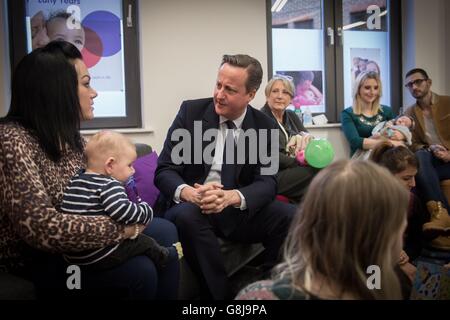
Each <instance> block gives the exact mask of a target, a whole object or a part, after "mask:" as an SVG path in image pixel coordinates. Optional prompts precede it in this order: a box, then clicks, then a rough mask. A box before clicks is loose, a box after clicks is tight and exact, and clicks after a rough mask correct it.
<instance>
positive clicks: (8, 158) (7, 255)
mask: <svg viewBox="0 0 450 320" xmlns="http://www.w3.org/2000/svg"><path fill="white" fill-rule="evenodd" d="M84 161H85V160H84V157H83V154H82V153H81V152H75V151H73V150H68V151H65V152H64V153H63V157H62V158H61V160H59V161H58V162H57V163H55V162H53V161H51V160H50V159H49V158H48V157H47V155H46V153H45V152H44V151H43V150H42V148H41V147H40V146H39V143H38V141H37V139H36V137H34V136H33V135H32V134H31V133H30V132H29V131H28V130H26V129H25V128H23V127H22V126H20V125H18V124H15V123H6V124H5V123H3V124H0V269H6V270H7V271H8V270H9V271H10V272H13V271H14V270H15V269H16V268H20V267H23V266H24V263H25V261H26V254H25V253H24V251H25V248H26V245H28V246H31V247H33V248H36V249H40V250H44V251H47V252H53V253H62V252H76V251H83V250H90V249H96V248H100V247H104V246H107V245H111V244H114V243H118V242H119V241H120V240H122V236H121V234H122V231H123V227H122V226H120V225H118V224H116V223H114V222H112V220H111V219H110V218H109V217H106V216H95V217H94V216H79V215H70V214H62V213H60V212H58V211H57V210H56V209H55V206H56V205H57V204H58V203H59V202H60V201H61V199H62V195H63V190H64V188H65V187H66V185H67V184H68V182H69V179H70V178H71V177H72V176H73V175H74V174H75V173H76V172H77V171H78V170H79V168H81V167H83V166H84Z"/></svg>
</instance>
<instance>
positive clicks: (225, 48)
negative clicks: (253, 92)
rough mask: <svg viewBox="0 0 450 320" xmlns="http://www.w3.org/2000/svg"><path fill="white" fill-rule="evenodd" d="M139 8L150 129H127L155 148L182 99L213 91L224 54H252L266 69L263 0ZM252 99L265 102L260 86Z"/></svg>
mask: <svg viewBox="0 0 450 320" xmlns="http://www.w3.org/2000/svg"><path fill="white" fill-rule="evenodd" d="M140 13H141V16H140V22H141V29H140V30H141V66H142V67H141V79H142V102H143V113H144V123H145V127H146V128H148V129H152V130H153V133H151V134H133V135H131V136H132V138H133V139H134V140H136V141H140V142H145V143H149V144H151V145H152V146H154V148H155V149H156V150H158V151H160V150H161V147H162V145H163V143H164V139H165V136H166V133H167V130H168V128H169V126H170V124H171V123H172V121H173V119H174V117H175V115H176V113H177V111H178V108H179V106H180V104H181V102H182V101H183V100H185V99H196V98H203V97H210V96H212V93H213V89H214V85H215V81H216V75H217V70H218V67H219V64H220V61H221V58H222V55H223V54H226V53H230V54H234V53H246V54H249V55H251V56H254V57H255V58H257V59H258V60H259V61H260V62H261V64H262V66H263V69H264V73H265V75H267V41H266V13H265V0H246V1H241V0H227V1H222V0H210V1H204V0H189V1H185V0H164V1H162V0H160V1H140ZM264 79H266V77H264ZM263 85H264V83H263ZM252 104H253V105H254V106H255V107H256V106H262V105H263V104H264V95H263V91H262V90H259V92H258V95H257V97H256V98H255V100H254V101H253V102H252Z"/></svg>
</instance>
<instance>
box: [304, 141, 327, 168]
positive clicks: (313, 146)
mask: <svg viewBox="0 0 450 320" xmlns="http://www.w3.org/2000/svg"><path fill="white" fill-rule="evenodd" d="M305 159H306V161H307V162H308V164H309V165H310V166H311V167H314V168H318V169H322V168H325V167H326V166H328V165H329V164H330V163H331V162H332V161H333V159H334V149H333V146H332V145H331V143H330V142H329V141H328V140H326V139H314V140H311V141H310V142H309V143H308V145H307V146H306V149H305Z"/></svg>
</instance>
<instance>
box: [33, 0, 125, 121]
mask: <svg viewBox="0 0 450 320" xmlns="http://www.w3.org/2000/svg"><path fill="white" fill-rule="evenodd" d="M26 24H27V44H28V51H29V52H30V51H32V50H34V49H36V48H39V47H42V46H45V45H46V44H47V43H48V42H49V41H53V40H65V41H68V42H71V43H72V44H74V45H75V46H76V47H77V48H78V50H80V52H81V54H82V55H83V60H84V62H85V64H86V66H87V67H88V69H89V73H90V75H91V85H92V87H93V88H95V89H96V90H97V91H98V92H99V96H98V97H97V99H95V109H94V115H95V117H123V116H126V105H125V103H126V100H125V80H124V78H125V77H124V63H123V61H124V59H123V54H124V52H123V30H122V1H121V0H95V1H92V0H27V1H26Z"/></svg>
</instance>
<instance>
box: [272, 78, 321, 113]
mask: <svg viewBox="0 0 450 320" xmlns="http://www.w3.org/2000/svg"><path fill="white" fill-rule="evenodd" d="M276 73H277V74H283V75H286V76H290V77H292V79H293V81H294V85H295V97H294V98H293V99H292V105H293V106H294V108H295V109H301V110H302V112H304V111H305V108H306V107H308V108H309V109H310V110H311V112H313V113H314V112H320V111H321V110H323V104H324V97H323V77H322V71H311V70H302V71H277V72H276Z"/></svg>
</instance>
